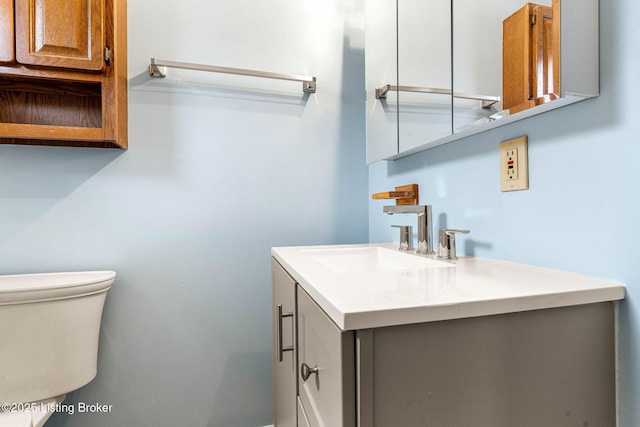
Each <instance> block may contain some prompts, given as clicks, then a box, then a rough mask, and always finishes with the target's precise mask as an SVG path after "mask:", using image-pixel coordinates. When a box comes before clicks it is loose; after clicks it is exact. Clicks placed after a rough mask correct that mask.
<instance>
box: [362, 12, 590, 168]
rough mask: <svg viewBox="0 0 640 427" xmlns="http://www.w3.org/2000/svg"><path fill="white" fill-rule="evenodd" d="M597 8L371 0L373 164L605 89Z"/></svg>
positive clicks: (369, 95) (369, 124)
mask: <svg viewBox="0 0 640 427" xmlns="http://www.w3.org/2000/svg"><path fill="white" fill-rule="evenodd" d="M598 8H599V4H598V0H541V1H539V2H536V3H535V4H533V3H527V2H525V1H523V0H485V1H483V2H478V1H477V0H422V1H418V0H366V3H365V14H366V15H365V37H366V46H365V53H366V55H365V69H366V91H367V163H372V162H374V161H377V160H380V159H396V158H400V157H404V156H406V155H409V154H413V153H415V152H418V151H422V150H425V149H428V148H432V147H435V146H438V145H441V144H444V143H447V142H450V141H453V140H456V139H460V138H463V137H466V136H469V135H472V134H475V133H478V132H482V131H484V130H488V129H491V128H494V127H497V126H501V125H503V124H507V123H511V122H513V121H516V120H520V119H524V118H527V117H530V116H532V115H535V114H539V113H542V112H545V111H549V110H552V109H555V108H558V107H562V106H564V105H567V104H571V103H573V102H577V101H580V100H583V99H587V98H590V97H593V96H597V95H598V94H599V83H598V79H599V70H598V68H599V63H598V56H599V52H598ZM394 18H395V19H394ZM396 19H397V25H396V21H395V20H396ZM383 33H384V34H383ZM396 42H397V45H396V44H395V43H396ZM394 60H395V63H394ZM376 90H377V92H376ZM382 92H383V93H382ZM380 95H382V96H380Z"/></svg>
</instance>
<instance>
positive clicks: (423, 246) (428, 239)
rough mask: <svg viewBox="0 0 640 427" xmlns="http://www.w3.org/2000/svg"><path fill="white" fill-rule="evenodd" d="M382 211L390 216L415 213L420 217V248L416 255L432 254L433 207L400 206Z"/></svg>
mask: <svg viewBox="0 0 640 427" xmlns="http://www.w3.org/2000/svg"><path fill="white" fill-rule="evenodd" d="M382 211H383V212H384V213H386V214H388V215H393V214H402V213H414V214H417V215H418V247H417V248H416V253H419V254H432V253H433V244H432V241H433V239H432V236H431V234H432V233H431V229H432V227H431V206H428V205H427V206H425V205H399V206H384V207H383V208H382Z"/></svg>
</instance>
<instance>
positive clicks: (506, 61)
mask: <svg viewBox="0 0 640 427" xmlns="http://www.w3.org/2000/svg"><path fill="white" fill-rule="evenodd" d="M560 2H561V0H540V1H537V2H536V3H524V2H523V1H522V0H486V1H484V2H482V3H478V2H477V1H476V0H454V2H453V16H454V24H453V26H454V28H455V30H454V33H453V38H454V42H453V63H454V69H455V72H454V79H453V86H454V91H457V92H462V93H473V94H487V95H492V96H494V97H495V99H499V101H497V102H495V103H492V104H491V105H489V104H488V103H484V104H482V105H479V104H478V103H477V102H476V103H474V102H473V101H472V100H470V99H464V98H460V97H454V100H453V103H454V109H453V111H454V114H453V131H454V132H463V131H465V130H467V129H468V128H471V127H473V126H478V125H481V124H483V123H487V122H490V121H492V120H498V119H501V118H504V117H506V116H508V115H512V114H516V113H518V112H520V111H524V110H526V109H529V108H532V107H535V106H536V105H541V104H545V103H548V102H551V101H555V100H557V99H558V98H560V73H559V71H560Z"/></svg>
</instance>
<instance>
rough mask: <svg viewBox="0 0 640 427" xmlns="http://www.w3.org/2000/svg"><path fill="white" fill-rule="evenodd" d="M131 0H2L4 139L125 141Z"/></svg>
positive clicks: (80, 143) (0, 111) (120, 144)
mask: <svg viewBox="0 0 640 427" xmlns="http://www.w3.org/2000/svg"><path fill="white" fill-rule="evenodd" d="M126 10H127V3H126V0H76V1H73V2H59V1H53V0H38V1H36V0H15V1H14V0H0V105H2V108H0V144H21V145H63V146H75V147H101V148H127V133H128V127H127V20H126Z"/></svg>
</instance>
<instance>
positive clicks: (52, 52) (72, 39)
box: [15, 0, 105, 71]
mask: <svg viewBox="0 0 640 427" xmlns="http://www.w3.org/2000/svg"><path fill="white" fill-rule="evenodd" d="M104 1H105V0H16V2H15V7H16V11H15V12H16V57H17V59H18V62H20V63H21V64H27V65H42V66H48V67H61V68H74V69H81V70H94V71H95V70H101V69H102V68H103V65H104V59H103V58H104V23H103V20H104Z"/></svg>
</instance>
